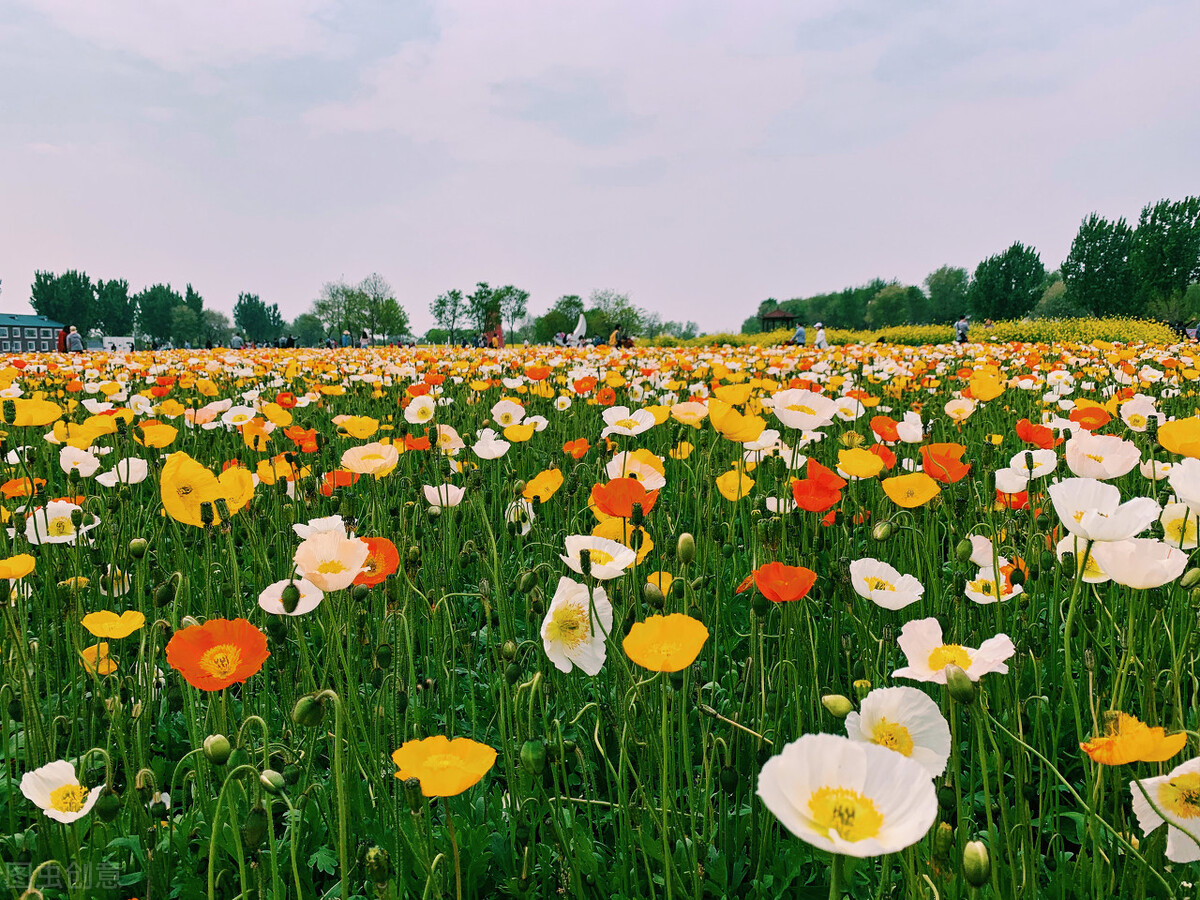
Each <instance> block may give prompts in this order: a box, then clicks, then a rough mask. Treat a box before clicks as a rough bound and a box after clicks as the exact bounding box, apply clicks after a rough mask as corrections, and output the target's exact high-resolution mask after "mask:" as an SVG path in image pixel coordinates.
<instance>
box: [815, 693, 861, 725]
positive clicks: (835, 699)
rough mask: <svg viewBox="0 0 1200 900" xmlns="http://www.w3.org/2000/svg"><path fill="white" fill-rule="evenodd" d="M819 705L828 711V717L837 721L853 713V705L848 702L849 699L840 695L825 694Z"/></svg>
mask: <svg viewBox="0 0 1200 900" xmlns="http://www.w3.org/2000/svg"><path fill="white" fill-rule="evenodd" d="M821 705H822V706H824V707H825V709H827V710H828V711H829V714H830V715H833V716H836V717H837V718H839V719H844V718H846V716H848V715H850V713H851V712H853V711H854V704H853V703H851V702H850V698H849V697H844V696H842V695H841V694H826V695H825V696H824V697H822V698H821Z"/></svg>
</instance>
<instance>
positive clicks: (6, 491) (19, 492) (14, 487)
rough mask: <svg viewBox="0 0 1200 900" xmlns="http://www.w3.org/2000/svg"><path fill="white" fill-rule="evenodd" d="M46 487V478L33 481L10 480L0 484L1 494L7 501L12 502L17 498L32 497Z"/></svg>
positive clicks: (25, 479)
mask: <svg viewBox="0 0 1200 900" xmlns="http://www.w3.org/2000/svg"><path fill="white" fill-rule="evenodd" d="M45 486H46V479H45V478H34V479H33V480H30V479H28V478H10V479H9V480H8V481H6V482H4V484H0V494H3V495H4V499H5V500H12V499H14V498H16V497H32V496H33V495H34V494H36V493H38V492H39V491H41V489H42V488H44V487H45Z"/></svg>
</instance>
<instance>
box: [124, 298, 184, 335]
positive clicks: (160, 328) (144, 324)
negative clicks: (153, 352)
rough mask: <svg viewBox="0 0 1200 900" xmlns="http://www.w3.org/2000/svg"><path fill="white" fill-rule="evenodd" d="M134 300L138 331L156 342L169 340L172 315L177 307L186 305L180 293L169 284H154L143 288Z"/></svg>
mask: <svg viewBox="0 0 1200 900" xmlns="http://www.w3.org/2000/svg"><path fill="white" fill-rule="evenodd" d="M133 300H134V303H135V304H136V306H137V329H138V331H139V332H141V334H143V335H145V336H146V337H150V338H153V339H154V340H156V341H167V340H169V339H170V337H171V325H172V322H171V313H172V311H173V310H174V309H175V307H177V306H183V305H184V302H183V298H182V297H181V296H179V292H178V291H173V290H171V286H170V285H169V284H154V285H151V286H150V287H148V288H143V289H142V291H141V292H140V293H138V294H137V296H135V297H134V298H133Z"/></svg>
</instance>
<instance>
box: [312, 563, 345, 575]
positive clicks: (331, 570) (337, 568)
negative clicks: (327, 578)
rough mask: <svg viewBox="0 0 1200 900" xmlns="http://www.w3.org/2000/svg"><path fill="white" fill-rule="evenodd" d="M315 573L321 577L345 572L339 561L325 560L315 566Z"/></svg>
mask: <svg viewBox="0 0 1200 900" xmlns="http://www.w3.org/2000/svg"><path fill="white" fill-rule="evenodd" d="M317 571H318V572H320V573H321V574H322V575H337V574H338V573H339V572H345V571H346V567H345V565H343V564H342V562H341V561H340V560H336V559H327V560H325V562H323V563H321V564H320V565H319V566H317Z"/></svg>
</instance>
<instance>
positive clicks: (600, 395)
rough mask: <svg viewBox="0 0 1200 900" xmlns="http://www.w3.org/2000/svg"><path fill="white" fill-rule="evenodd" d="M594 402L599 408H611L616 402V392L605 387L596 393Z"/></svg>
mask: <svg viewBox="0 0 1200 900" xmlns="http://www.w3.org/2000/svg"><path fill="white" fill-rule="evenodd" d="M596 402H597V403H599V404H600V405H601V406H612V405H613V404H614V403H616V402H617V392H616V391H614V390H613V389H612V388H611V387H609V386H608V385H605V386H604V387H602V388H600V390H599V391H597V392H596Z"/></svg>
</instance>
